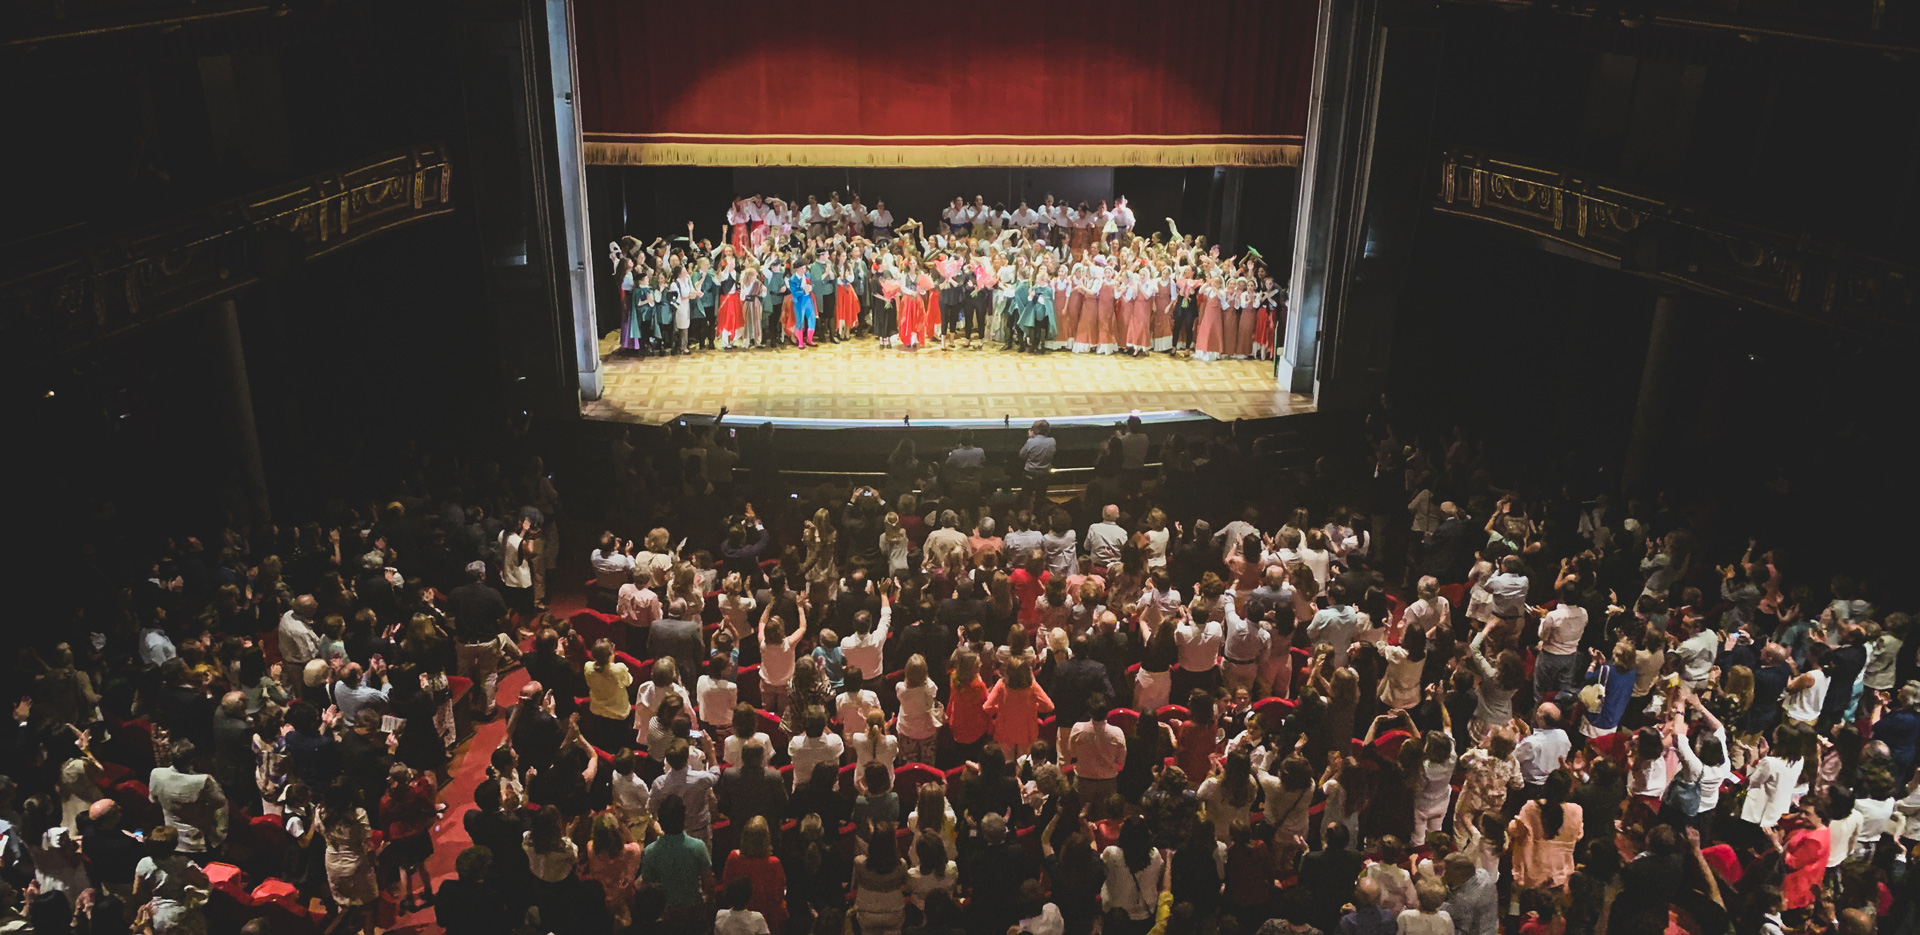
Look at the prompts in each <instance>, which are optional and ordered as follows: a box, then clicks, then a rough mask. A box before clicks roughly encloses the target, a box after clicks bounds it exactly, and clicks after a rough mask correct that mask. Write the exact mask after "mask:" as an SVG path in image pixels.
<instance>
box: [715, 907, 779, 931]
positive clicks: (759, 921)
mask: <svg viewBox="0 0 1920 935" xmlns="http://www.w3.org/2000/svg"><path fill="white" fill-rule="evenodd" d="M771 931H772V930H771V929H769V928H767V917H766V916H763V915H761V914H760V913H757V912H755V911H753V910H752V909H740V910H737V911H736V910H733V909H722V910H720V911H719V912H716V913H714V914H713V932H714V935H769V933H770V932H771Z"/></svg>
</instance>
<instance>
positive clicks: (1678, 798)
mask: <svg viewBox="0 0 1920 935" xmlns="http://www.w3.org/2000/svg"><path fill="white" fill-rule="evenodd" d="M1660 798H1661V801H1663V802H1665V803H1666V804H1668V805H1671V806H1673V807H1674V808H1675V809H1676V810H1678V811H1679V812H1680V814H1682V815H1685V816H1687V817H1689V818H1691V817H1693V816H1694V815H1697V814H1699V813H1700V780H1699V779H1697V778H1696V779H1690V780H1687V781H1685V782H1670V783H1667V791H1666V793H1665V794H1663V795H1662V796H1661V797H1660Z"/></svg>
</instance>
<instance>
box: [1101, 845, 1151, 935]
mask: <svg viewBox="0 0 1920 935" xmlns="http://www.w3.org/2000/svg"><path fill="white" fill-rule="evenodd" d="M1100 862H1101V863H1103V864H1105V865H1106V868H1107V882H1106V884H1105V885H1103V886H1101V887H1100V905H1101V906H1103V907H1105V908H1107V909H1120V910H1123V911H1125V912H1126V914H1127V918H1129V919H1132V920H1133V921H1135V922H1145V921H1146V920H1148V919H1151V918H1153V914H1154V912H1155V910H1157V909H1158V908H1159V906H1160V884H1161V882H1162V878H1163V877H1164V876H1165V874H1163V873H1162V872H1161V871H1162V870H1163V869H1164V867H1165V865H1164V864H1163V863H1162V861H1161V857H1160V850H1159V848H1155V849H1154V850H1153V851H1152V853H1151V854H1149V855H1148V857H1147V866H1146V869H1144V870H1141V871H1140V872H1139V873H1135V872H1133V870H1132V868H1130V867H1128V866H1127V857H1126V855H1125V854H1124V853H1122V852H1121V850H1120V847H1119V846H1118V845H1114V846H1112V847H1109V848H1107V849H1106V850H1105V851H1102V852H1101V853H1100Z"/></svg>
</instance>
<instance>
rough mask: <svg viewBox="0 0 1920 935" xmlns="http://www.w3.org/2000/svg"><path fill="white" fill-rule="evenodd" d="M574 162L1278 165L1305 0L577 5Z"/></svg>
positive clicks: (1312, 0)
mask: <svg viewBox="0 0 1920 935" xmlns="http://www.w3.org/2000/svg"><path fill="white" fill-rule="evenodd" d="M575 9H576V12H575V15H576V17H577V22H576V24H575V35H576V36H577V37H578V39H577V41H578V46H579V48H578V49H577V53H578V59H577V61H578V67H579V74H580V101H579V105H580V114H581V118H582V121H583V123H582V125H583V127H584V132H585V136H586V158H587V161H588V162H590V163H595V164H612V165H729V166H741V165H794V166H917V167H930V166H986V165H993V166H1006V165H1031V166H1074V165H1101V166H1113V165H1162V166H1164V165H1291V164H1293V163H1295V162H1297V161H1298V159H1299V154H1300V143H1301V138H1302V134H1303V133H1304V131H1305V128H1306V113H1307V95H1308V90H1309V85H1310V83H1311V72H1312V64H1313V39H1314V25H1315V16H1316V0H1187V2H1166V0H1161V2H1147V0H961V2H957V3H922V2H913V0H843V2H824V3H814V4H806V3H791V2H786V3H774V2H770V0H742V2H725V0H720V2H694V3H687V2H659V0H577V3H576V8H575Z"/></svg>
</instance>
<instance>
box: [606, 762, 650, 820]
mask: <svg viewBox="0 0 1920 935" xmlns="http://www.w3.org/2000/svg"><path fill="white" fill-rule="evenodd" d="M651 798H653V796H652V794H651V793H650V792H649V791H648V789H647V781H646V780H644V779H641V778H640V774H638V773H621V772H615V773H614V774H613V804H614V806H615V807H616V808H618V809H620V811H621V813H623V814H625V815H626V816H628V817H629V818H634V817H638V816H641V815H649V814H652V812H653V810H652V809H650V808H648V807H647V802H648V800H649V799H651Z"/></svg>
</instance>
